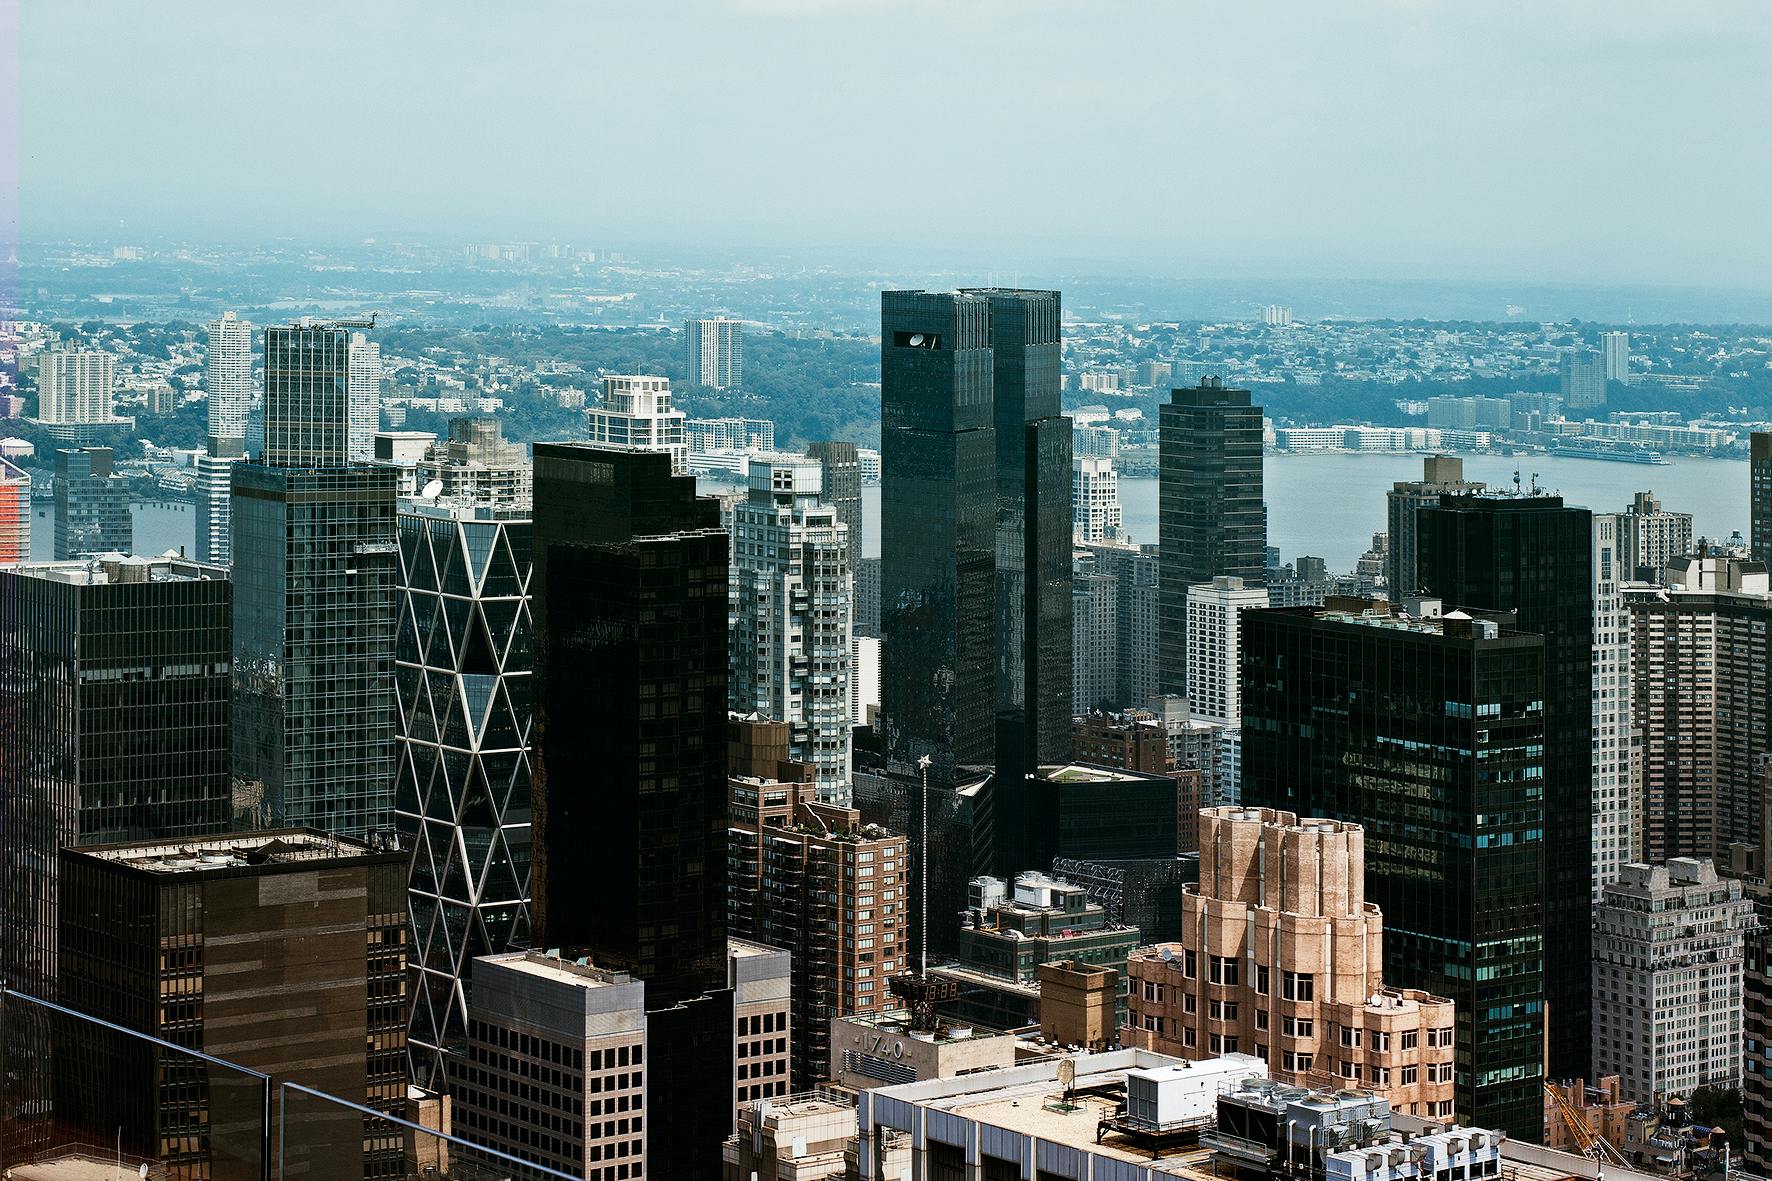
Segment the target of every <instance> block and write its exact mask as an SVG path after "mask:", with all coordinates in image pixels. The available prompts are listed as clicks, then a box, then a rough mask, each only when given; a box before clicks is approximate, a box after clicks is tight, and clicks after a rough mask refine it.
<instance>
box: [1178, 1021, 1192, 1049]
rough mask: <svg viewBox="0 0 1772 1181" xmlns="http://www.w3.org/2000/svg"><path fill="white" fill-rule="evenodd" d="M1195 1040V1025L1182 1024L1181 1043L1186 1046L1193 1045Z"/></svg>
mask: <svg viewBox="0 0 1772 1181" xmlns="http://www.w3.org/2000/svg"><path fill="white" fill-rule="evenodd" d="M1194 1041H1195V1038H1194V1027H1193V1026H1191V1025H1184V1026H1182V1027H1181V1044H1182V1045H1184V1046H1192V1045H1193V1044H1194Z"/></svg>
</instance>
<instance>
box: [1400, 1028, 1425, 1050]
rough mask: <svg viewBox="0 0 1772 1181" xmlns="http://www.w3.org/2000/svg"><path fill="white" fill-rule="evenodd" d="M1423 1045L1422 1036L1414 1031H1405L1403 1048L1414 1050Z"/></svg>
mask: <svg viewBox="0 0 1772 1181" xmlns="http://www.w3.org/2000/svg"><path fill="white" fill-rule="evenodd" d="M1420 1044H1421V1034H1420V1033H1419V1032H1417V1031H1416V1030H1413V1029H1405V1030H1404V1031H1403V1048H1404V1049H1405V1050H1413V1049H1415V1048H1416V1047H1417V1046H1419V1045H1420Z"/></svg>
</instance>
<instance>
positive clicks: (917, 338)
mask: <svg viewBox="0 0 1772 1181" xmlns="http://www.w3.org/2000/svg"><path fill="white" fill-rule="evenodd" d="M910 346H911V347H912V348H914V349H919V348H922V347H923V334H922V333H921V332H913V333H911V339H910Z"/></svg>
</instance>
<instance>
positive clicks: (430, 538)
mask: <svg viewBox="0 0 1772 1181" xmlns="http://www.w3.org/2000/svg"><path fill="white" fill-rule="evenodd" d="M465 462H466V464H472V465H473V466H468V467H467V470H466V471H459V470H456V465H454V464H451V463H447V462H444V463H441V464H440V465H439V468H438V470H439V471H441V472H444V473H448V474H447V475H446V476H444V475H440V476H433V477H432V478H433V479H438V478H443V479H448V480H453V482H454V483H455V485H456V486H457V487H458V488H461V489H464V492H463V493H462V495H459V496H454V497H443V496H439V497H434V498H430V499H424V498H407V499H404V500H402V501H401V502H400V506H399V516H398V519H397V522H396V524H397V528H398V532H399V541H400V545H399V555H400V556H399V562H400V566H399V591H398V593H399V625H398V628H399V630H398V638H397V640H396V646H395V650H394V691H395V697H396V700H397V703H398V710H397V713H396V717H397V719H398V728H397V731H396V743H395V751H394V776H395V780H394V823H395V826H396V827H397V829H398V830H399V833H400V841H401V845H402V847H403V848H405V849H407V850H408V851H409V853H410V855H411V876H410V879H409V883H408V888H409V898H408V906H409V908H410V910H411V914H412V933H413V934H412V943H413V948H412V956H413V973H414V974H413V997H412V1030H411V1036H410V1039H409V1046H410V1050H411V1059H412V1067H413V1072H412V1077H413V1079H414V1080H415V1081H417V1082H418V1083H419V1084H421V1085H423V1086H425V1087H428V1088H430V1089H432V1090H439V1091H443V1090H448V1089H449V1086H450V1084H451V1083H452V1082H453V1070H452V1068H453V1067H454V1066H455V1064H456V1063H457V1062H458V1061H459V1052H460V1050H461V1047H462V1045H463V1043H465V1041H466V1039H467V1020H468V1009H467V1000H468V997H467V990H468V985H469V983H470V977H469V972H470V966H471V965H472V963H473V961H474V960H475V959H476V958H478V957H480V956H484V955H497V954H501V953H503V952H506V951H510V950H512V949H513V948H516V947H523V946H526V945H527V944H528V942H529V936H530V924H529V861H530V765H529V735H530V727H531V720H532V709H531V698H530V694H531V680H532V676H531V674H532V670H533V643H534V641H533V630H532V627H531V624H530V616H529V591H530V585H529V579H530V540H531V528H530V520H529V511H528V497H527V480H526V479H525V480H523V481H522V483H523V485H524V492H523V495H522V499H521V502H520V503H518V502H514V500H513V494H512V488H511V482H510V481H509V480H506V479H498V480H490V481H489V480H487V479H485V477H486V476H487V474H488V471H489V469H488V468H487V467H485V466H484V465H478V464H476V463H475V462H474V461H471V460H470V461H465ZM493 470H497V469H493Z"/></svg>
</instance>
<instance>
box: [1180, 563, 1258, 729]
mask: <svg viewBox="0 0 1772 1181" xmlns="http://www.w3.org/2000/svg"><path fill="white" fill-rule="evenodd" d="M1266 606H1267V590H1266V589H1265V588H1263V587H1259V586H1244V585H1243V580H1242V579H1241V578H1238V577H1236V576H1235V575H1220V576H1219V577H1217V578H1214V579H1213V580H1212V581H1211V582H1207V583H1201V584H1200V585H1198V586H1190V587H1188V590H1187V685H1188V704H1189V705H1191V706H1192V707H1193V711H1194V716H1195V717H1198V718H1202V719H1204V720H1206V721H1208V722H1218V723H1221V724H1222V725H1225V726H1228V727H1230V728H1231V729H1235V728H1236V727H1238V726H1239V725H1241V724H1242V720H1243V714H1242V709H1241V706H1240V702H1241V697H1240V696H1239V692H1238V690H1239V684H1240V682H1239V679H1238V670H1237V654H1238V652H1239V651H1241V648H1240V643H1241V638H1242V634H1243V633H1242V626H1241V622H1240V621H1241V618H1242V615H1243V613H1244V612H1245V611H1251V610H1258V609H1261V608H1264V607H1266Z"/></svg>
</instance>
